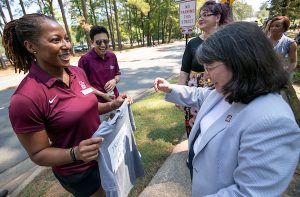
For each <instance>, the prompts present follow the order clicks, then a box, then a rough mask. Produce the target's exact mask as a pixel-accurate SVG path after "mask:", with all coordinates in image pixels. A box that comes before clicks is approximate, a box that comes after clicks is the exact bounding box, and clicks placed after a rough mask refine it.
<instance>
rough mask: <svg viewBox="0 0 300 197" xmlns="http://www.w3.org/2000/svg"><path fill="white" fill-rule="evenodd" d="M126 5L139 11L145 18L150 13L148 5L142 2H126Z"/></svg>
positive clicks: (140, 0)
mask: <svg viewBox="0 0 300 197" xmlns="http://www.w3.org/2000/svg"><path fill="white" fill-rule="evenodd" d="M127 2H128V5H133V6H135V7H136V8H137V9H138V10H139V11H141V12H142V13H143V14H144V15H145V16H147V15H148V13H149V11H150V5H149V3H147V2H146V1H144V0H128V1H127Z"/></svg>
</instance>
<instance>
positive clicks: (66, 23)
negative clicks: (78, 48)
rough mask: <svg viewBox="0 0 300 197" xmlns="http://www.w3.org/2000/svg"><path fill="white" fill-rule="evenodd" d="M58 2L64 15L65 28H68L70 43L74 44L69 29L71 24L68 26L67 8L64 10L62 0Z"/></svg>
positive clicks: (72, 52)
mask: <svg viewBox="0 0 300 197" xmlns="http://www.w3.org/2000/svg"><path fill="white" fill-rule="evenodd" d="M58 4H59V8H60V11H61V15H62V18H63V21H64V24H65V29H66V32H67V35H68V37H69V40H70V43H71V44H72V46H73V42H72V37H71V33H70V29H69V26H68V22H67V18H66V14H65V10H64V6H63V2H62V0H58ZM71 54H72V55H74V50H73V47H72V50H71Z"/></svg>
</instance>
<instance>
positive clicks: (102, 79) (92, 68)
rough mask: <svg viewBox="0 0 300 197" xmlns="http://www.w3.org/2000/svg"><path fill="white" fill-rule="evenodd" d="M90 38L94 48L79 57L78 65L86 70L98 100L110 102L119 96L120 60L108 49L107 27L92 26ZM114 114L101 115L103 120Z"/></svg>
mask: <svg viewBox="0 0 300 197" xmlns="http://www.w3.org/2000/svg"><path fill="white" fill-rule="evenodd" d="M90 38H91V42H92V45H93V46H94V48H92V49H91V50H90V51H89V52H87V53H86V54H85V55H83V56H82V57H81V58H80V59H79V61H78V66H79V67H80V68H82V69H83V70H84V71H85V73H86V75H87V77H88V80H89V82H90V84H91V85H92V87H93V90H94V93H95V94H96V96H97V99H98V101H99V102H101V103H106V102H110V101H112V100H113V99H114V98H116V97H118V96H119V91H118V89H117V87H116V85H117V83H119V81H120V75H121V72H120V68H119V65H118V60H117V57H116V55H115V54H114V53H113V52H111V51H108V47H109V46H108V44H109V35H108V31H107V29H106V28H105V27H103V26H94V27H92V29H91V30H90ZM113 114H114V111H112V112H109V113H107V114H102V115H100V119H101V122H102V121H104V120H108V119H109V118H110V117H111V116H112V115H113Z"/></svg>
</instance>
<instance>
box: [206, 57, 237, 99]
mask: <svg viewBox="0 0 300 197" xmlns="http://www.w3.org/2000/svg"><path fill="white" fill-rule="evenodd" d="M203 66H204V69H205V77H206V78H208V79H210V81H211V84H213V85H214V87H215V89H216V91H217V92H220V93H222V91H223V87H224V86H225V85H226V84H227V83H228V82H229V81H230V80H231V79H232V72H231V71H230V70H228V69H227V67H226V66H225V65H224V63H223V62H220V61H216V62H213V63H212V64H204V65H203Z"/></svg>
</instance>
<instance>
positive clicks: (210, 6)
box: [200, 0, 232, 26]
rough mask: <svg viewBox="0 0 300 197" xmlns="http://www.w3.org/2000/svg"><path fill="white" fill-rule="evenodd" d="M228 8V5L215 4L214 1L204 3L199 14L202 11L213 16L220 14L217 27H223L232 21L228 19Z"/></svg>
mask: <svg viewBox="0 0 300 197" xmlns="http://www.w3.org/2000/svg"><path fill="white" fill-rule="evenodd" d="M230 9H231V8H230V6H229V4H228V3H224V4H223V3H217V2H216V1H212V0H210V1H206V2H205V3H204V4H203V5H202V7H201V8H200V12H201V11H202V10H203V11H208V12H211V13H213V14H216V15H217V14H220V16H221V17H220V21H219V25H220V26H221V25H225V24H227V23H229V22H232V19H231V17H230Z"/></svg>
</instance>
